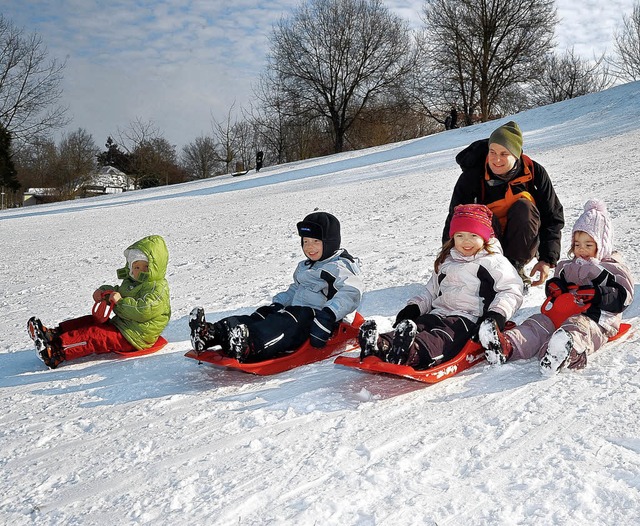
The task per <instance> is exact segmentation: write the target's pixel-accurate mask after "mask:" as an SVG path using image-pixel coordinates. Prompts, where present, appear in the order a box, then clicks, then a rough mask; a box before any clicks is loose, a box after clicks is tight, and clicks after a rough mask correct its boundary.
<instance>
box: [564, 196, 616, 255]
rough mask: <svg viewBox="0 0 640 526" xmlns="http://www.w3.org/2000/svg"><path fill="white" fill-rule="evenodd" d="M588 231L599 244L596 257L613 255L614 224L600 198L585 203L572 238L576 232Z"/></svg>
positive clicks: (574, 227) (572, 232) (574, 226)
mask: <svg viewBox="0 0 640 526" xmlns="http://www.w3.org/2000/svg"><path fill="white" fill-rule="evenodd" d="M578 231H579V232H586V233H587V234H589V235H590V236H591V237H592V238H593V240H594V241H595V242H596V244H597V245H598V252H597V253H596V258H598V259H604V258H607V257H609V256H611V252H613V224H612V223H611V218H610V217H609V212H608V211H607V205H605V204H604V203H603V202H602V201H600V200H599V199H589V200H588V201H587V202H586V203H585V204H584V212H582V215H581V216H580V217H579V218H578V220H577V221H576V223H575V225H573V230H572V231H571V239H572V240H573V235H574V234H575V233H576V232H578Z"/></svg>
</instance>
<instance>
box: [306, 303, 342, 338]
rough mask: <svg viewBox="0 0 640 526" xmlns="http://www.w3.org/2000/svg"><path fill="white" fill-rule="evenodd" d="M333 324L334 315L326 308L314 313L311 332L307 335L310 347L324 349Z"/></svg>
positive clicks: (334, 320) (334, 321)
mask: <svg viewBox="0 0 640 526" xmlns="http://www.w3.org/2000/svg"><path fill="white" fill-rule="evenodd" d="M335 323H336V315H335V314H334V313H333V311H332V310H331V309H329V308H328V307H325V308H324V309H322V310H321V311H316V317H315V319H314V320H313V322H312V323H311V332H310V333H309V341H310V342H311V345H312V347H324V346H325V345H326V344H327V340H328V339H329V338H330V337H331V333H332V332H333V326H334V325H335Z"/></svg>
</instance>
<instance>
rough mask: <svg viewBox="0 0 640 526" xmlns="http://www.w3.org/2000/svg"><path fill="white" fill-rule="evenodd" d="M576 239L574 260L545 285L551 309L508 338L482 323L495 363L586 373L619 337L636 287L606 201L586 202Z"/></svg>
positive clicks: (507, 334)
mask: <svg viewBox="0 0 640 526" xmlns="http://www.w3.org/2000/svg"><path fill="white" fill-rule="evenodd" d="M572 240H573V241H572V245H571V248H570V250H569V256H570V259H566V260H562V261H560V262H559V263H558V266H557V267H556V270H555V276H554V277H553V278H551V279H550V280H549V281H547V283H546V286H545V288H546V294H547V296H548V299H549V302H551V307H550V309H549V310H546V309H545V311H544V312H545V313H542V312H541V313H540V314H534V315H533V316H531V317H530V318H527V319H526V320H525V321H524V322H523V323H522V324H520V325H518V326H517V327H515V328H513V329H510V330H507V331H505V332H504V333H501V332H500V331H501V328H500V327H498V326H496V324H495V323H493V322H492V321H491V320H486V321H484V322H483V323H482V325H481V327H480V330H479V338H480V342H481V344H482V346H483V347H484V349H485V355H486V357H487V360H488V361H489V362H490V363H504V362H505V361H506V360H507V359H509V358H512V359H524V358H532V357H534V356H538V357H539V358H541V360H540V370H541V372H542V373H543V374H547V375H552V374H554V373H556V372H557V371H558V370H560V369H561V368H562V367H564V366H566V367H567V368H568V369H582V368H584V367H585V366H586V365H587V355H589V354H591V353H593V352H595V351H597V350H598V349H599V348H600V347H602V346H603V345H604V344H605V343H606V342H607V340H608V338H609V337H611V336H613V335H615V334H616V333H617V332H618V329H619V328H620V321H621V319H622V312H623V311H624V310H625V309H626V308H627V307H628V306H629V305H630V304H631V302H632V301H633V288H634V282H633V278H632V276H631V273H630V272H629V269H628V268H627V267H626V265H625V264H624V263H623V262H622V257H621V256H620V254H619V253H617V252H614V251H613V225H612V223H611V218H610V217H609V214H608V212H607V208H606V206H605V204H604V203H603V202H602V201H599V200H597V199H590V200H589V201H587V202H586V204H585V205H584V212H583V213H582V215H581V216H580V217H579V218H578V220H577V221H576V223H575V225H574V226H573V232H572ZM567 300H569V301H568V302H566V301H567Z"/></svg>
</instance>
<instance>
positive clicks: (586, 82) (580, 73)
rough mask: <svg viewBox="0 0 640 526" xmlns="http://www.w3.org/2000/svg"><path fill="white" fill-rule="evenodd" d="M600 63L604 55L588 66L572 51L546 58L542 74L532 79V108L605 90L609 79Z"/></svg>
mask: <svg viewBox="0 0 640 526" xmlns="http://www.w3.org/2000/svg"><path fill="white" fill-rule="evenodd" d="M603 63H604V55H603V56H601V57H600V58H598V59H596V60H595V62H593V63H590V62H589V61H586V60H583V59H581V58H580V57H578V56H577V55H576V54H575V52H574V50H573V49H570V50H568V51H566V52H565V53H564V54H563V55H561V56H559V55H556V54H551V55H549V57H548V58H547V60H546V62H545V65H544V69H543V71H542V73H541V74H540V75H539V76H537V77H536V78H534V79H533V82H532V84H531V88H532V89H531V100H532V101H533V103H534V105H535V106H543V105H545V104H552V103H554V102H560V101H563V100H568V99H573V98H575V97H580V96H581V95H586V94H588V93H596V92H598V91H602V90H604V89H606V88H608V87H609V86H610V85H611V84H612V80H613V79H612V78H611V77H610V76H609V74H608V69H607V67H606V66H605V65H604V64H603Z"/></svg>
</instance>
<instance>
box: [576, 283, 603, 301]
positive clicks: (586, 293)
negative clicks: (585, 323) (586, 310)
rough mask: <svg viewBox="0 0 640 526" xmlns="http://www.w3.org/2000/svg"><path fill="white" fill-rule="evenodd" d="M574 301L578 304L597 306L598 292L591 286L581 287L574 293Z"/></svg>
mask: <svg viewBox="0 0 640 526" xmlns="http://www.w3.org/2000/svg"><path fill="white" fill-rule="evenodd" d="M575 296H576V301H578V302H579V303H582V304H583V305H584V304H587V303H589V304H590V305H597V304H598V303H600V291H599V290H598V287H594V286H593V285H581V286H580V287H578V289H577V290H576V292H575Z"/></svg>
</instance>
